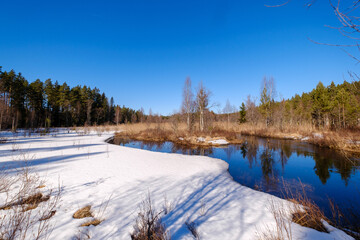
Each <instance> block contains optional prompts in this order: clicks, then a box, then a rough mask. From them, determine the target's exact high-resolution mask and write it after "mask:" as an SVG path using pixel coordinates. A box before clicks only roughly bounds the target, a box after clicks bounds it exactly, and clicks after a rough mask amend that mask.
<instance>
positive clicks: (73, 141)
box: [0, 131, 351, 239]
mask: <svg viewBox="0 0 360 240" xmlns="http://www.w3.org/2000/svg"><path fill="white" fill-rule="evenodd" d="M1 134H3V135H4V133H0V135H1ZM112 135H113V134H112V133H106V134H103V135H102V136H98V135H97V134H96V133H90V134H88V135H83V136H80V135H78V134H76V133H75V132H70V133H67V131H63V132H59V133H56V134H50V135H47V136H31V137H23V136H21V137H20V136H19V137H12V136H11V135H10V134H8V135H7V137H8V141H7V142H6V143H4V144H0V164H1V166H2V167H7V168H10V169H11V168H15V167H17V166H19V164H21V162H22V161H23V160H22V159H21V158H19V157H17V155H19V154H23V155H24V153H26V156H27V159H26V160H28V161H29V163H30V164H31V168H32V169H33V171H34V172H36V173H38V174H39V175H40V176H42V177H43V178H44V179H45V180H46V185H47V186H54V187H56V186H57V185H58V183H59V181H60V184H61V186H62V187H63V192H62V197H61V204H60V206H59V208H58V210H57V212H56V214H55V215H54V216H53V221H54V223H55V227H54V230H53V233H52V235H51V239H72V238H73V237H74V236H75V235H76V234H77V233H78V231H79V230H81V229H82V228H83V227H82V228H80V227H79V225H80V224H82V223H83V222H84V220H83V219H73V218H72V215H73V214H74V212H75V211H76V210H78V209H79V208H81V207H84V206H86V205H92V206H93V208H94V211H95V212H96V211H97V210H99V209H101V208H103V207H102V206H104V202H106V201H107V200H108V199H109V198H110V201H109V202H108V206H107V208H106V209H105V211H104V214H103V217H104V218H105V220H104V221H103V222H102V223H101V224H100V225H98V226H90V227H88V228H89V234H90V236H91V239H130V232H131V231H132V225H133V224H134V220H135V218H136V216H137V212H138V205H139V203H140V202H141V201H142V200H143V199H144V198H145V197H146V195H147V193H148V192H149V193H150V194H151V197H152V200H153V202H154V203H155V207H156V208H157V209H159V210H161V209H162V208H163V205H164V196H166V198H167V200H168V202H170V204H171V205H172V210H171V211H170V213H168V214H167V215H165V216H164V217H163V222H164V223H165V224H166V226H167V229H168V230H169V231H170V234H171V237H172V239H193V236H192V234H191V232H190V231H189V230H188V229H187V227H186V225H185V222H186V221H190V222H195V224H196V226H197V230H198V232H199V234H200V237H201V239H255V238H256V231H259V230H261V229H262V228H264V227H265V226H268V227H270V228H272V227H273V226H275V221H274V219H273V216H272V214H271V212H270V210H269V209H268V205H269V199H270V198H274V197H272V196H270V195H268V194H266V193H262V192H258V191H255V190H252V189H250V188H247V187H244V186H241V185H239V184H238V183H236V182H234V181H233V180H232V178H231V176H230V175H229V173H228V171H227V168H228V165H227V163H226V162H224V161H222V160H218V159H212V158H209V157H201V156H187V155H180V154H166V153H156V152H150V151H145V150H139V149H132V148H126V147H122V146H117V145H111V144H108V143H106V142H105V140H106V139H107V138H109V137H111V136H112ZM274 199H276V201H284V200H280V199H277V198H274ZM0 214H3V213H1V212H0ZM329 230H330V233H329V234H328V233H320V232H317V231H315V230H313V229H309V228H305V227H301V226H299V225H296V224H292V231H293V237H294V239H351V238H349V237H346V235H345V234H344V233H343V232H341V231H339V230H336V229H329Z"/></svg>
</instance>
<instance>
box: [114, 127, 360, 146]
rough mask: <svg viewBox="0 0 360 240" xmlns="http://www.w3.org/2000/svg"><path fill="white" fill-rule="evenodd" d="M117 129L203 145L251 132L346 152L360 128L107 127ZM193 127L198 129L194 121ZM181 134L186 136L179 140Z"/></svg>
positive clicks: (236, 139) (232, 140)
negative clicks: (202, 129) (201, 130)
mask: <svg viewBox="0 0 360 240" xmlns="http://www.w3.org/2000/svg"><path fill="white" fill-rule="evenodd" d="M108 128H111V130H113V131H117V132H118V133H117V136H119V137H128V138H132V139H135V140H143V141H172V142H176V143H177V144H183V145H199V146H201V145H203V146H209V145H210V144H206V143H199V142H198V141H197V138H198V137H204V138H206V139H210V140H215V139H220V138H221V139H226V140H227V141H228V142H230V143H242V140H241V139H240V136H241V135H251V136H258V137H266V138H279V139H294V140H301V139H303V140H304V141H307V142H309V143H311V144H314V145H317V146H320V147H327V148H332V149H338V150H344V151H346V152H354V153H360V131H355V130H354V131H352V130H339V131H330V130H326V129H323V130H319V129H316V128H315V127H314V126H312V125H311V124H304V125H284V126H282V127H281V128H279V127H278V126H266V125H265V124H261V123H259V124H256V125H255V124H250V123H245V124H238V123H235V122H230V123H229V124H228V123H227V122H213V123H212V125H211V127H209V128H208V129H206V131H204V132H200V131H197V130H193V131H191V132H189V131H188V130H187V126H186V124H185V123H178V124H176V125H175V126H174V124H172V123H171V122H163V123H136V124H122V125H119V126H112V127H108ZM193 129H198V126H197V125H196V124H195V125H194V128H193ZM179 138H183V139H184V140H182V141H180V140H179Z"/></svg>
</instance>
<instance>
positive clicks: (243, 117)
mask: <svg viewBox="0 0 360 240" xmlns="http://www.w3.org/2000/svg"><path fill="white" fill-rule="evenodd" d="M239 114H240V117H239V123H245V122H246V108H245V104H244V103H242V104H241V107H240V112H239Z"/></svg>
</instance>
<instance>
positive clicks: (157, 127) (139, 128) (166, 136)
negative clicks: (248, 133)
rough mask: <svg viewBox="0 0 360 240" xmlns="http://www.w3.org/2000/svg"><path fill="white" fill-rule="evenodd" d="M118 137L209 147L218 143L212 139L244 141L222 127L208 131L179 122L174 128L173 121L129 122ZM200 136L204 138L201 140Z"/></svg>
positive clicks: (123, 126)
mask: <svg viewBox="0 0 360 240" xmlns="http://www.w3.org/2000/svg"><path fill="white" fill-rule="evenodd" d="M116 136H117V137H122V138H124V137H125V138H131V139H135V140H140V141H171V142H174V143H176V144H180V145H188V146H202V147H208V146H212V145H216V144H214V143H211V142H210V141H213V140H218V139H225V140H227V141H228V142H230V143H242V141H241V140H240V139H239V138H238V134H237V133H236V132H233V131H229V130H226V129H222V128H218V127H216V128H211V129H210V130H208V131H206V132H200V131H195V130H194V131H191V132H189V131H188V130H187V126H186V124H184V123H179V124H177V126H176V129H175V128H174V125H173V124H171V123H166V122H165V123H161V124H155V123H153V124H141V123H139V124H127V125H122V126H121V128H120V129H119V132H118V133H116ZM199 138H202V139H204V141H200V140H199Z"/></svg>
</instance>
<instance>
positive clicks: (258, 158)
mask: <svg viewBox="0 0 360 240" xmlns="http://www.w3.org/2000/svg"><path fill="white" fill-rule="evenodd" d="M244 139H245V143H244V144H231V145H228V146H225V147H211V148H207V149H204V148H195V149H191V148H189V147H184V146H182V145H176V144H174V143H172V142H145V141H134V140H130V139H118V138H115V139H114V140H113V143H114V144H117V145H122V146H127V147H132V148H139V149H145V150H150V151H156V152H166V153H181V154H189V155H205V156H209V157H213V158H220V159H222V160H224V161H226V162H227V163H229V172H230V174H231V176H232V177H233V178H234V180H235V181H237V182H239V183H240V184H242V185H245V186H248V187H250V188H253V189H257V190H259V191H263V192H267V193H270V194H273V195H276V196H279V197H284V183H285V185H287V186H288V188H290V189H291V190H292V191H293V193H295V192H296V191H302V189H303V188H304V189H305V191H306V194H307V196H308V198H310V199H311V200H313V201H314V202H315V203H316V204H317V205H318V206H319V207H320V208H321V209H322V210H323V211H324V212H325V214H326V215H327V216H328V217H329V218H330V217H331V211H330V206H329V199H331V200H332V201H334V202H335V203H336V204H337V205H339V206H340V208H341V209H343V210H344V212H349V211H348V210H350V209H351V210H350V212H351V213H354V212H357V213H359V214H358V215H357V216H360V167H359V166H360V160H359V158H358V156H353V157H350V159H349V158H345V157H344V156H343V155H342V154H340V153H339V152H337V151H334V150H330V149H326V148H320V147H317V146H314V145H311V144H308V143H305V142H300V141H294V140H279V139H264V138H259V137H246V138H244ZM300 182H301V184H300ZM350 215H351V214H350ZM349 218H350V216H349ZM357 220H360V219H357Z"/></svg>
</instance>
